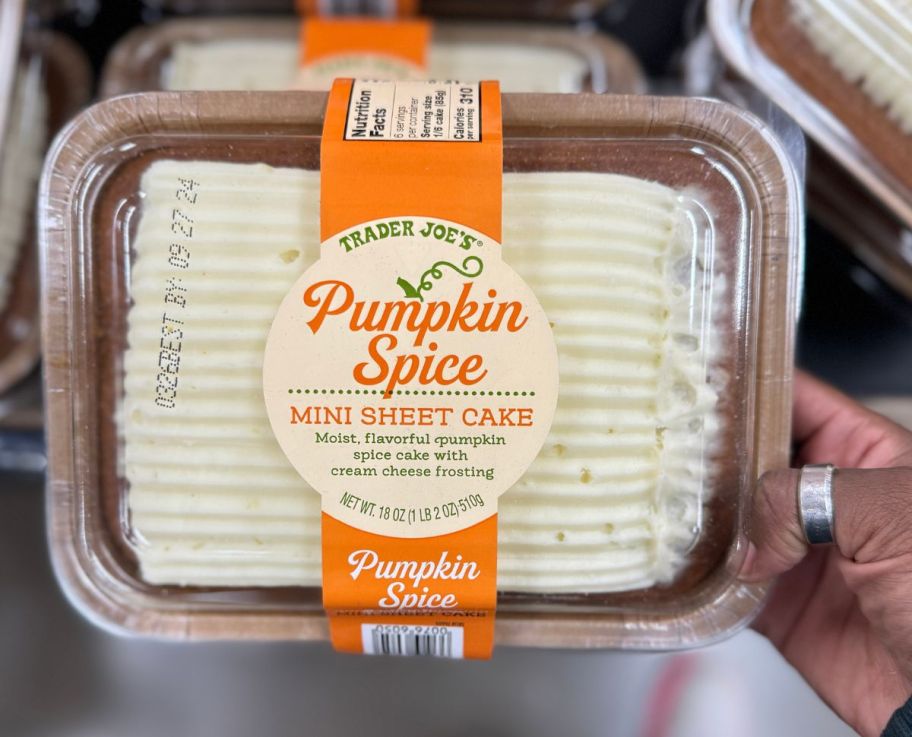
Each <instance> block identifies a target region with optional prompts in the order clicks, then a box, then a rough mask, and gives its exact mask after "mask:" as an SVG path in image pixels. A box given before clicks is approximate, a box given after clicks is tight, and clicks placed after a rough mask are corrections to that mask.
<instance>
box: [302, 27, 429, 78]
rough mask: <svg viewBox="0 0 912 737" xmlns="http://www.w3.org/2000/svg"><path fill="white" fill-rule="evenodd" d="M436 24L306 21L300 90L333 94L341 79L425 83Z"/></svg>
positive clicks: (303, 28) (303, 29) (303, 34)
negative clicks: (337, 82) (333, 81)
mask: <svg viewBox="0 0 912 737" xmlns="http://www.w3.org/2000/svg"><path fill="white" fill-rule="evenodd" d="M430 38H431V24H430V21H428V20H424V19H417V18H406V19H390V20H385V19H382V18H305V19H304V20H303V22H302V23H301V43H300V49H301V57H300V70H299V74H298V86H299V87H301V88H302V89H328V88H329V87H330V85H331V83H332V80H334V79H336V78H337V77H363V78H369V79H391V80H393V79H423V78H424V77H426V76H427V53H428V46H429V44H430Z"/></svg>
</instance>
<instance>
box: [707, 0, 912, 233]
mask: <svg viewBox="0 0 912 737" xmlns="http://www.w3.org/2000/svg"><path fill="white" fill-rule="evenodd" d="M709 19H710V26H711V28H712V32H713V36H714V38H715V40H716V43H717V44H718V46H719V48H720V50H721V52H722V54H723V55H724V56H725V58H726V60H727V61H728V63H729V64H731V65H732V66H733V67H734V68H735V70H737V72H738V73H739V74H741V75H742V76H743V77H744V78H745V79H747V80H749V81H750V82H752V83H753V84H755V85H756V86H757V87H759V88H760V89H761V90H763V91H764V92H765V93H766V94H767V95H769V97H771V98H772V99H773V100H774V101H775V102H776V103H778V104H779V105H781V106H782V107H783V108H784V109H785V110H786V111H787V112H788V113H789V114H791V115H792V116H793V117H794V118H795V119H796V120H797V121H798V122H799V123H800V124H801V126H802V127H803V128H804V129H805V131H807V133H808V134H809V135H810V136H811V137H812V138H813V139H814V141H815V142H816V143H817V144H819V145H820V147H821V148H823V149H824V150H825V151H826V153H827V154H829V156H831V157H832V158H833V159H835V160H836V161H837V162H839V164H841V165H842V166H843V167H845V168H846V169H847V170H848V171H849V172H850V173H851V174H852V175H853V176H854V177H855V178H856V179H857V180H858V181H859V182H861V184H862V185H863V186H864V187H866V188H867V189H868V190H869V191H870V192H871V193H872V194H873V195H874V196H875V197H877V199H879V200H880V201H881V202H882V203H883V204H884V206H886V207H887V208H889V209H890V210H891V211H892V212H893V213H894V215H895V216H896V217H897V218H899V220H900V221H901V222H903V223H905V225H906V226H907V227H912V5H910V4H909V3H908V2H906V1H905V0H903V1H901V2H892V1H891V0H711V2H710V4H709Z"/></svg>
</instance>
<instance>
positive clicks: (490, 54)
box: [163, 39, 589, 92]
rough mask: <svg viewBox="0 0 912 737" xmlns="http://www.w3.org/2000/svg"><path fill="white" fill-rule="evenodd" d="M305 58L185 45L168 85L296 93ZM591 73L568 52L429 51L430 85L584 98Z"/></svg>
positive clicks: (231, 46)
mask: <svg viewBox="0 0 912 737" xmlns="http://www.w3.org/2000/svg"><path fill="white" fill-rule="evenodd" d="M299 55H300V51H299V48H298V44H297V42H295V41H286V40H281V39H270V40H254V39H247V40H230V41H229V40H222V41H205V42H192V43H191V42H182V43H178V44H175V46H174V49H173V51H172V55H171V59H170V62H169V64H168V66H167V68H166V69H165V72H164V79H163V83H164V87H165V89H168V90H287V89H294V88H295V87H297V86H298V74H299V70H298V59H299ZM588 72H589V66H588V63H587V61H586V58H585V56H583V55H582V54H578V53H574V52H573V51H570V50H566V49H558V48H549V47H528V46H519V45H515V44H503V45H494V44H479V43H465V44H453V43H433V44H431V46H430V48H429V50H428V78H429V79H458V80H460V81H463V82H475V81H478V80H482V79H490V78H491V76H492V75H494V76H496V78H497V79H499V80H500V82H501V89H502V90H503V91H504V92H579V91H581V90H582V89H583V85H584V82H585V80H586V75H587V74H588ZM326 87H327V89H328V87H329V85H326Z"/></svg>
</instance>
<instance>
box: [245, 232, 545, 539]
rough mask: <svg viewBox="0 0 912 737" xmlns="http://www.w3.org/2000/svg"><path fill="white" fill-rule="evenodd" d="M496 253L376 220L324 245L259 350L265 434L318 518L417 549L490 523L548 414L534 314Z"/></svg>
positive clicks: (469, 240) (539, 315) (468, 237)
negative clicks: (318, 510)
mask: <svg viewBox="0 0 912 737" xmlns="http://www.w3.org/2000/svg"><path fill="white" fill-rule="evenodd" d="M501 250H502V249H501V246H500V244H499V243H496V242H495V241H492V240H491V239H489V238H487V237H486V236H484V235H482V234H480V233H477V232H475V231H473V230H471V229H468V228H465V227H463V226H460V225H458V224H455V223H450V222H445V221H439V220H433V219H427V218H420V217H403V218H396V219H387V220H381V221H372V222H369V223H365V224H362V225H361V226H359V227H358V228H355V229H352V230H349V231H345V232H343V233H340V234H338V235H337V236H335V237H333V238H331V239H330V240H328V241H326V242H325V243H324V244H323V245H322V247H321V258H320V260H319V261H318V262H317V263H316V264H315V265H314V266H313V267H311V268H310V269H309V270H308V271H307V272H305V274H304V275H303V276H301V277H300V279H299V280H298V281H297V282H296V284H295V285H294V286H293V287H292V288H291V290H290V291H289V292H288V294H287V295H286V297H285V299H284V301H283V302H282V304H281V306H280V308H279V310H278V313H277V315H276V318H275V321H274V323H273V327H272V330H271V331H270V334H269V339H268V341H267V346H266V354H265V360H264V366H263V386H264V397H265V400H266V408H267V412H268V414H269V419H270V423H271V424H272V428H273V431H274V433H275V435H276V438H277V439H278V441H279V444H280V445H281V447H282V449H283V450H284V452H285V454H286V455H287V456H288V458H289V460H290V461H291V463H292V464H293V465H294V466H295V468H296V469H297V470H298V472H299V473H300V474H301V475H302V476H303V477H304V479H305V480H307V481H308V482H309V483H310V484H311V485H312V486H313V487H314V488H315V489H316V490H317V491H319V492H320V493H321V494H323V495H324V499H323V506H324V510H325V511H327V512H329V513H330V514H332V515H333V516H335V517H336V518H338V519H340V520H342V521H345V522H348V523H349V524H351V525H353V526H357V527H360V528H363V529H366V530H369V531H372V532H377V533H378V534H393V535H396V536H401V537H423V536H429V535H437V534H444V533H446V532H450V531H453V530H455V529H461V528H463V527H467V526H469V525H470V524H474V523H475V522H478V521H481V520H483V519H485V518H487V517H489V516H490V515H492V514H494V513H495V512H496V504H497V497H498V496H499V495H500V494H502V493H503V492H504V491H506V490H507V489H508V488H510V486H512V485H513V484H514V483H516V481H517V480H518V479H519V477H520V476H521V475H522V473H523V472H524V471H525V470H526V468H527V467H528V466H529V464H530V463H532V461H533V460H534V459H535V456H536V455H537V453H538V451H539V449H540V448H541V445H542V443H543V442H544V439H545V437H546V435H547V433H548V430H549V428H550V425H551V421H552V418H553V414H554V407H555V403H556V399H557V381H558V378H557V352H556V348H555V345H554V339H553V336H552V333H551V328H550V325H549V323H548V320H547V318H546V316H545V313H544V311H543V310H542V308H541V306H540V305H539V303H538V301H537V299H536V298H535V295H534V294H533V293H532V290H531V289H530V288H529V286H528V285H527V284H526V283H525V282H524V281H523V280H522V279H521V278H520V277H519V275H517V274H516V272H514V271H513V270H512V269H511V268H509V266H507V265H506V264H505V263H504V261H503V259H502V258H501Z"/></svg>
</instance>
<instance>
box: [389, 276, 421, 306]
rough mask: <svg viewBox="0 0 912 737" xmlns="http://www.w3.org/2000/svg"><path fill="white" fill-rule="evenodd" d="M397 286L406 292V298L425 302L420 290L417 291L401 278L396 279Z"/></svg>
mask: <svg viewBox="0 0 912 737" xmlns="http://www.w3.org/2000/svg"><path fill="white" fill-rule="evenodd" d="M396 284H398V285H399V288H400V289H402V291H403V292H405V296H406V298H408V299H417V300H420V301H422V302H424V300H423V299H421V295H420V294H419V293H418V290H417V289H415V287H413V286H412V285H411V284H410V283H409V282H407V281H406V280H405V279H403V278H402V277H401V276H400V277H399V278H398V279H396Z"/></svg>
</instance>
